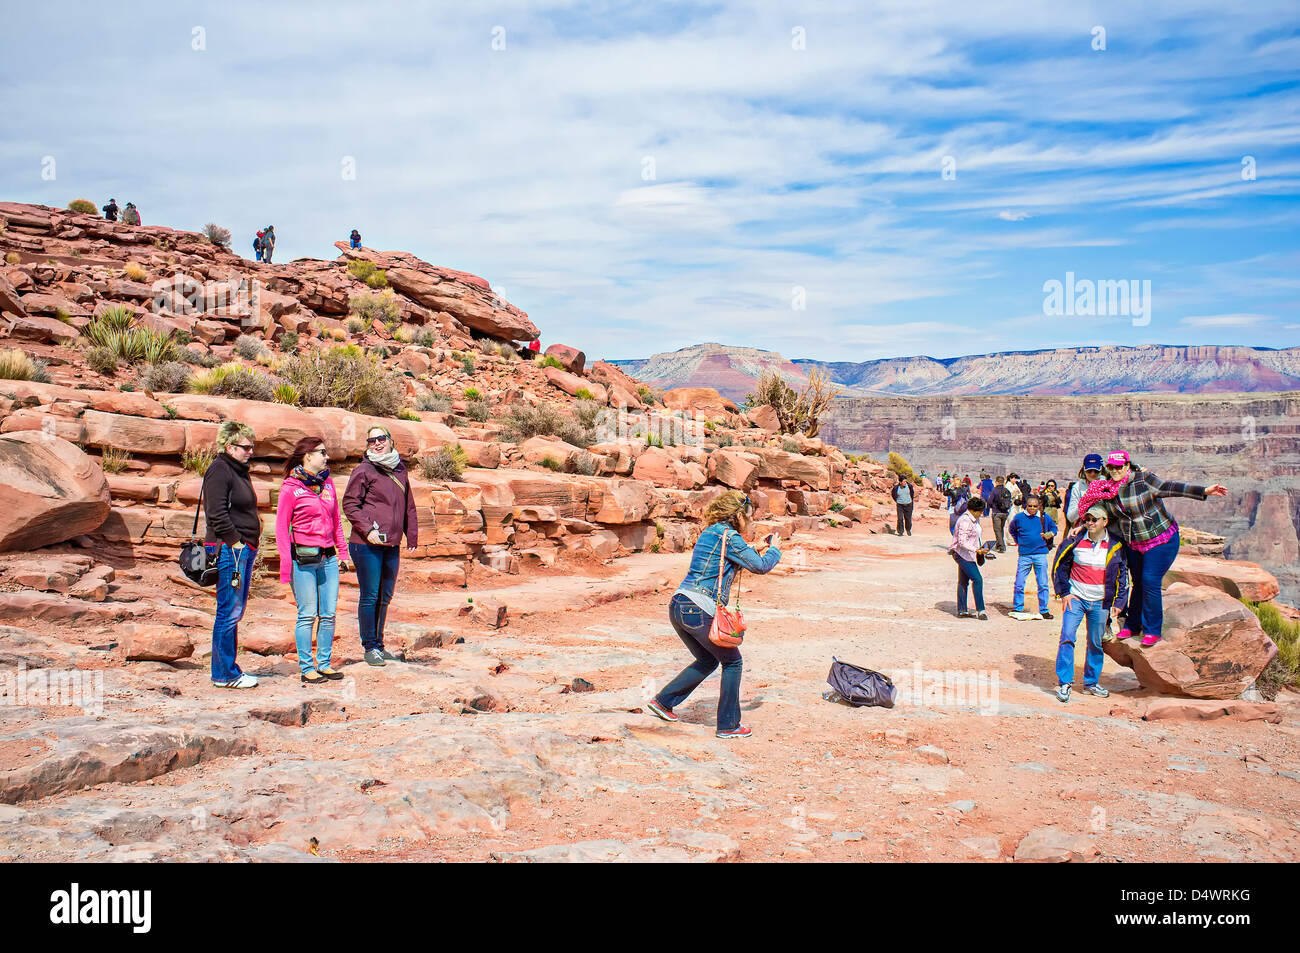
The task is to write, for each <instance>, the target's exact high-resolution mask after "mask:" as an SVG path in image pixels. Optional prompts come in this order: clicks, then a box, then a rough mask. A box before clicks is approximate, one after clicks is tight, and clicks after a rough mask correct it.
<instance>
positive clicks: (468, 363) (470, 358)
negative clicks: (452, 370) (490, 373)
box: [460, 354, 475, 374]
mask: <svg viewBox="0 0 1300 953" xmlns="http://www.w3.org/2000/svg"><path fill="white" fill-rule="evenodd" d="M460 369H461V370H463V371H464V372H465V373H466V374H473V373H474V370H475V364H474V355H472V354H466V355H465V356H464V357H463V358H461V360H460Z"/></svg>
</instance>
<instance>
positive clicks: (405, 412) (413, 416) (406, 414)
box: [397, 407, 422, 423]
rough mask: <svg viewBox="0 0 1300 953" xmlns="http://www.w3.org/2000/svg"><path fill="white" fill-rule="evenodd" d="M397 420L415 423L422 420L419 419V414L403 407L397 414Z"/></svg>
mask: <svg viewBox="0 0 1300 953" xmlns="http://www.w3.org/2000/svg"><path fill="white" fill-rule="evenodd" d="M397 419H398V420H414V421H415V422H416V423H419V422H420V420H421V419H422V418H421V417H420V415H419V414H417V413H416V412H415V411H413V410H411V409H410V408H409V407H403V408H402V409H401V410H399V411H398V412H397Z"/></svg>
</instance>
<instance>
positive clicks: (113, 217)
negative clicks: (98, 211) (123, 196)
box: [104, 199, 119, 222]
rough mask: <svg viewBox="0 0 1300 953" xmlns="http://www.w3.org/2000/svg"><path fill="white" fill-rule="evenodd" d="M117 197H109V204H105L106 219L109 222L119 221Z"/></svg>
mask: <svg viewBox="0 0 1300 953" xmlns="http://www.w3.org/2000/svg"><path fill="white" fill-rule="evenodd" d="M118 211H119V209H118V207H117V199H109V200H108V204H107V205H105V206H104V219H105V220H106V221H109V222H116V221H117V213H118Z"/></svg>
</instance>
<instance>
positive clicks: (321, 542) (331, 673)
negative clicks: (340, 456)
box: [275, 437, 347, 685]
mask: <svg viewBox="0 0 1300 953" xmlns="http://www.w3.org/2000/svg"><path fill="white" fill-rule="evenodd" d="M275 545H276V548H277V549H278V550H279V551H280V581H281V582H286V583H289V584H290V585H292V586H293V598H294V601H295V602H297V603H298V625H297V627H296V628H295V629H294V638H295V639H296V641H297V643H298V667H299V668H300V669H301V670H302V680H303V683H304V684H309V685H319V684H322V683H324V682H325V681H326V680H331V681H334V680H337V679H340V678H342V677H343V673H342V672H336V671H335V670H334V669H332V668H331V667H330V653H331V652H332V651H333V648H334V613H335V611H336V609H337V607H338V601H339V568H340V566H341V567H342V568H344V569H346V568H347V563H346V561H345V562H342V563H340V556H342V555H343V554H345V553H346V552H347V549H346V548H345V547H346V546H347V537H346V536H344V535H343V519H342V517H341V516H340V515H339V495H338V491H337V490H335V489H334V481H333V480H331V479H330V471H329V454H328V452H327V451H326V449H325V443H324V441H322V440H321V439H320V438H319V437H304V438H303V439H301V440H299V441H298V443H297V445H296V446H295V447H294V448H293V453H291V454H290V455H289V459H288V460H286V461H285V462H284V483H282V484H281V485H280V501H279V503H278V504H277V506H276V512H275ZM317 620H319V625H318V626H315V628H316V661H315V664H313V661H312V654H311V636H312V628H313V626H314V625H315V623H316V622H317Z"/></svg>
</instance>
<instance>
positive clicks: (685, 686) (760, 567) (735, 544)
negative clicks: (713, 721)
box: [646, 490, 781, 738]
mask: <svg viewBox="0 0 1300 953" xmlns="http://www.w3.org/2000/svg"><path fill="white" fill-rule="evenodd" d="M753 509H754V503H753V501H752V500H750V499H749V497H747V496H746V495H745V494H744V493H742V492H740V491H739V490H728V491H727V492H725V493H723V494H722V495H721V496H719V497H718V498H717V499H715V500H714V501H713V502H712V503H710V504H709V506H708V508H707V509H706V510H705V511H704V516H703V523H704V525H705V527H706V528H705V530H704V531H703V532H702V533H700V538H699V539H698V540H696V542H695V548H694V549H693V550H692V551H691V565H690V568H689V569H688V570H687V572H686V578H685V579H683V580H682V584H681V585H680V586H678V587H677V591H676V592H675V593H673V597H672V599H671V600H670V601H669V603H668V621H669V622H670V623H672V627H673V631H675V632H676V633H677V637H678V638H680V639H681V640H682V643H683V644H684V645H685V646H686V648H687V649H689V650H690V653H691V655H693V656H695V661H694V662H693V663H692V664H690V665H688V666H687V667H686V668H684V669H682V670H681V672H680V673H679V674H678V675H677V677H676V678H674V679H673V680H672V681H671V682H669V683H668V684H667V685H665V686H664V688H663V689H662V690H661V691H660V692H659V694H657V695H656V696H655V697H654V698H653V699H651V700H650V702H648V703H647V705H646V707H647V708H649V709H650V712H651V714H653V715H655V716H656V717H658V718H662V719H663V720H664V721H677V720H678V718H677V715H675V714H674V713H673V709H674V708H676V707H677V706H678V705H680V704H681V703H682V702H684V701H685V700H686V698H687V696H689V695H690V694H691V692H693V691H695V689H696V688H698V687H699V685H700V683H701V682H703V681H704V680H705V679H706V678H708V677H709V676H710V675H711V674H713V670H714V669H716V668H717V667H718V666H719V665H721V666H722V687H721V689H720V691H719V694H718V721H717V736H718V737H719V738H748V737H749V736H750V734H751V732H750V729H749V728H747V727H745V726H744V725H742V724H741V723H740V675H741V669H742V660H741V656H740V650H739V649H738V648H732V647H729V646H719V645H714V644H713V642H711V641H710V640H709V629H710V627H711V626H712V625H713V617H714V615H716V614H717V611H718V606H720V605H726V604H727V600H728V599H729V598H730V595H731V583H732V581H733V580H734V579H735V578H736V573H737V572H738V571H740V570H743V569H748V570H749V571H750V572H756V573H768V572H771V571H772V569H773V567H775V566H776V564H777V563H778V562H780V561H781V549H780V546H779V544H778V539H777V536H776V534H775V533H772V534H769V535H768V536H767V537H766V540H765V542H766V544H767V546H766V549H765V551H764V552H762V553H761V554H760V553H758V552H756V551H755V550H753V549H752V548H750V546H749V544H748V543H746V542H745V534H746V533H747V532H748V531H749V528H750V526H751V524H752V515H751V514H752V513H753Z"/></svg>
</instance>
